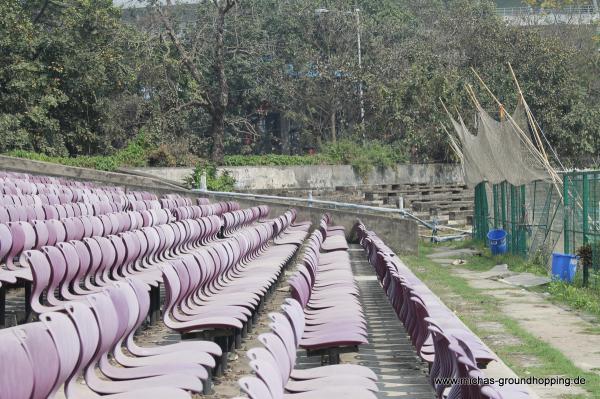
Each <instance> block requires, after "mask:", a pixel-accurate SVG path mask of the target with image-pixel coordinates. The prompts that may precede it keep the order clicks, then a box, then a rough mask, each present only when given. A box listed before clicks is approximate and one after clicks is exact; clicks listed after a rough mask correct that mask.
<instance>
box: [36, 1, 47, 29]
mask: <svg viewBox="0 0 600 399" xmlns="http://www.w3.org/2000/svg"><path fill="white" fill-rule="evenodd" d="M49 3H50V0H46V1H44V5H43V6H42V8H41V9H40V12H38V14H37V15H36V16H35V18H34V19H33V23H34V24H36V23H37V22H38V21H39V20H40V18H42V15H44V13H45V12H46V8H48V4H49Z"/></svg>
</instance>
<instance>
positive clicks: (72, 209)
mask: <svg viewBox="0 0 600 399" xmlns="http://www.w3.org/2000/svg"><path fill="white" fill-rule="evenodd" d="M123 209H124V206H122V205H119V204H117V203H115V202H97V203H89V202H67V203H65V204H54V205H6V206H0V223H7V222H31V221H32V220H49V219H62V218H66V217H71V216H82V215H84V216H85V215H103V214H105V213H109V212H119V211H122V210H123Z"/></svg>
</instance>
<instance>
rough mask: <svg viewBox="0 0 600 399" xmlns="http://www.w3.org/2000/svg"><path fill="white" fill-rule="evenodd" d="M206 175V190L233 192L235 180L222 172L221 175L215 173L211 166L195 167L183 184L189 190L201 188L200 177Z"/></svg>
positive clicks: (227, 173)
mask: <svg viewBox="0 0 600 399" xmlns="http://www.w3.org/2000/svg"><path fill="white" fill-rule="evenodd" d="M203 174H206V188H207V189H208V190H210V191H224V192H228V191H233V189H234V186H235V179H234V178H233V177H232V176H231V175H230V174H229V172H227V171H224V172H222V173H218V172H217V168H216V166H215V165H213V164H210V163H208V164H203V165H196V167H195V168H194V171H193V172H192V174H191V175H190V176H187V177H186V178H185V183H186V185H187V186H188V187H189V188H197V189H199V188H200V187H201V181H202V175H203Z"/></svg>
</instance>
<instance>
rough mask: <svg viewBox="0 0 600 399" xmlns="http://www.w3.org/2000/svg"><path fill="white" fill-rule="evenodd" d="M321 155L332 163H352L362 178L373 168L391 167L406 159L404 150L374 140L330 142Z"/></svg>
mask: <svg viewBox="0 0 600 399" xmlns="http://www.w3.org/2000/svg"><path fill="white" fill-rule="evenodd" d="M323 156H324V157H325V158H326V159H328V160H329V161H330V162H331V163H334V164H341V165H352V167H353V168H354V170H355V171H356V173H357V174H358V175H359V176H360V177H362V178H363V179H364V178H366V177H367V176H368V174H369V173H370V172H371V171H372V170H373V169H374V168H385V167H391V166H393V165H395V164H398V163H404V162H406V161H407V159H408V157H407V156H406V153H405V152H404V151H400V150H399V149H397V148H395V147H393V146H390V145H384V144H381V143H379V142H376V141H374V142H369V143H367V144H365V145H361V144H357V143H356V142H354V141H350V140H342V141H340V142H338V143H336V144H330V145H329V146H327V147H325V149H324V151H323Z"/></svg>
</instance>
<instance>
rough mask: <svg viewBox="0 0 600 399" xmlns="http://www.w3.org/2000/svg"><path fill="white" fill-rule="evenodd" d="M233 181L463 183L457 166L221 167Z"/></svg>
mask: <svg viewBox="0 0 600 399" xmlns="http://www.w3.org/2000/svg"><path fill="white" fill-rule="evenodd" d="M132 170H134V171H137V172H142V173H147V174H150V175H153V176H156V177H160V178H163V179H167V180H172V181H175V182H178V183H181V182H183V179H184V178H185V177H186V176H189V175H190V174H191V173H192V169H191V168H137V169H132ZM223 170H227V171H229V173H231V175H232V176H233V177H234V178H235V180H236V189H238V190H269V189H279V188H290V189H309V188H310V189H326V188H331V189H334V188H335V187H336V186H346V187H347V186H359V185H364V184H372V185H377V184H406V183H428V184H463V183H464V178H463V174H462V169H461V167H460V165H451V164H410V165H397V166H396V167H393V168H385V169H375V170H373V171H372V172H371V173H370V174H369V176H367V178H366V179H362V178H361V177H360V176H359V175H358V174H356V173H355V172H354V170H353V168H352V166H350V165H316V166H237V167H223V168H219V171H223Z"/></svg>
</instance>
